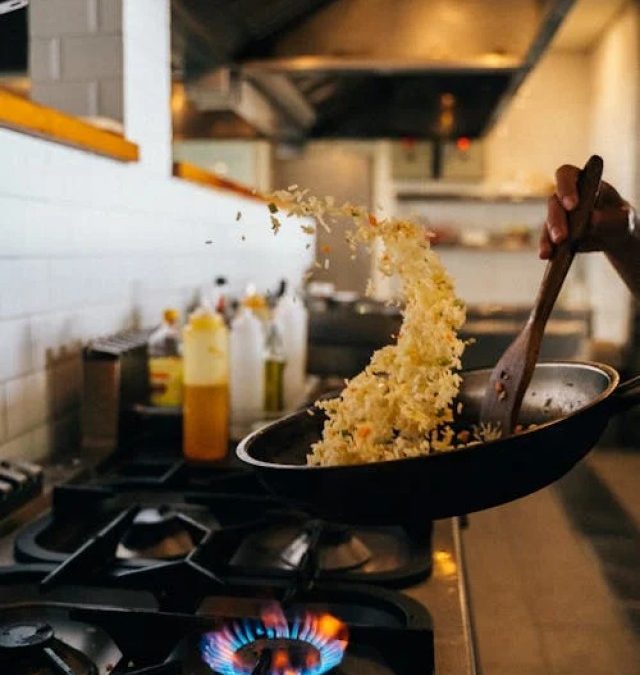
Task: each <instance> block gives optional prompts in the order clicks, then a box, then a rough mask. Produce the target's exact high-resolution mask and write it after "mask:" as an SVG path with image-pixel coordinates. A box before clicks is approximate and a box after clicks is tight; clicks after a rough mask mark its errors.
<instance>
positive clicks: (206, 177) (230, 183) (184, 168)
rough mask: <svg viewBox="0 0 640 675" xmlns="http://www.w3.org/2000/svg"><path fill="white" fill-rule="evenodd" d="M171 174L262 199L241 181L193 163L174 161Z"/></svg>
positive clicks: (218, 188)
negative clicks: (219, 174)
mask: <svg viewBox="0 0 640 675" xmlns="http://www.w3.org/2000/svg"><path fill="white" fill-rule="evenodd" d="M173 175H174V176H176V178H182V179H183V180H188V181H191V182H192V183H198V184H199V185H204V186H206V187H210V188H214V189H216V190H227V191H229V192H234V193H235V194H237V195H241V196H243V197H248V198H250V199H257V200H260V201H264V198H263V197H262V195H261V194H260V193H259V192H256V191H255V190H253V189H252V188H250V187H247V186H246V185H243V184H242V183H237V182H236V181H234V180H229V179H228V178H223V177H222V176H218V175H217V174H215V173H211V172H210V171H207V170H206V169H202V168H200V167H199V166H196V165H195V164H189V163H188V162H174V163H173Z"/></svg>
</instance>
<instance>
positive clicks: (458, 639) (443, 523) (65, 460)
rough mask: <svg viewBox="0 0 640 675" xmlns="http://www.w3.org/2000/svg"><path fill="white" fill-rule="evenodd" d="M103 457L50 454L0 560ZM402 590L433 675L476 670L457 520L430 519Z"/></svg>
mask: <svg viewBox="0 0 640 675" xmlns="http://www.w3.org/2000/svg"><path fill="white" fill-rule="evenodd" d="M104 459H105V456H104V454H99V453H98V454H97V453H89V452H84V453H77V454H75V455H73V456H57V457H53V458H52V459H51V462H50V463H49V464H47V465H45V466H44V467H43V468H44V480H45V488H44V492H43V494H42V495H41V496H40V497H38V498H37V499H34V500H32V501H31V502H30V503H29V504H27V505H26V506H24V507H22V508H21V509H20V510H18V511H17V512H15V513H14V514H12V515H11V516H10V517H7V518H5V519H4V520H2V521H0V565H10V564H12V563H13V562H14V558H13V535H14V534H15V532H16V531H17V530H18V529H19V528H20V527H22V526H23V525H25V524H26V523H28V522H30V521H31V520H33V518H35V517H36V516H37V515H38V514H39V513H42V512H43V511H45V510H47V509H48V508H49V506H50V503H51V490H52V488H53V486H55V485H57V484H60V483H63V482H67V481H70V480H72V479H74V478H78V477H80V476H86V475H90V474H91V473H92V472H93V471H94V470H95V468H96V466H97V465H98V464H99V463H100V461H102V460H104ZM403 592H404V593H406V594H407V595H409V596H410V597H412V598H414V599H415V600H417V601H418V602H420V603H421V604H423V605H424V606H425V607H427V609H428V610H429V612H430V614H431V616H432V618H433V625H434V642H435V659H436V675H476V673H477V672H478V670H477V668H476V662H475V654H474V641H473V630H472V622H471V616H470V611H469V602H468V593H467V580H466V573H465V563H464V550H463V546H462V538H461V534H460V523H459V521H458V519H448V520H440V521H436V522H435V523H434V528H433V572H432V574H431V576H430V577H429V578H428V579H427V580H425V581H423V582H421V583H420V584H418V585H416V586H414V587H412V588H409V589H405V590H404V591H403ZM425 675H427V674H426V673H425Z"/></svg>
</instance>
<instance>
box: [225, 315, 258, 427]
mask: <svg viewBox="0 0 640 675" xmlns="http://www.w3.org/2000/svg"><path fill="white" fill-rule="evenodd" d="M230 346H231V368H230V370H231V377H230V380H231V382H230V384H231V426H232V436H234V437H235V438H241V437H242V436H244V435H245V434H246V433H247V432H248V431H250V429H251V424H252V422H255V421H256V420H258V419H260V417H261V415H262V410H263V405H264V380H265V372H264V371H265V368H264V361H263V350H264V330H263V327H262V323H261V321H260V320H259V319H258V318H256V316H255V315H254V313H253V311H252V310H251V309H249V308H248V307H241V308H240V310H239V312H238V314H237V315H236V317H235V318H234V319H233V321H232V322H231V345H230Z"/></svg>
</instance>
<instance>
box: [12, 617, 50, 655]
mask: <svg viewBox="0 0 640 675" xmlns="http://www.w3.org/2000/svg"><path fill="white" fill-rule="evenodd" d="M51 640H53V628H51V626H50V625H49V624H47V623H14V624H9V625H7V626H1V627H0V653H1V652H9V651H12V652H13V651H22V650H28V649H34V648H38V647H43V646H45V645H46V644H47V643H49V642H51Z"/></svg>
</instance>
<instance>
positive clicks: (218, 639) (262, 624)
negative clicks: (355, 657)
mask: <svg viewBox="0 0 640 675" xmlns="http://www.w3.org/2000/svg"><path fill="white" fill-rule="evenodd" d="M273 616H274V615H273V614H272V615H271V617H270V618H263V619H242V620H240V621H234V622H232V623H228V624H226V625H225V626H223V627H222V628H221V629H219V630H216V631H212V632H210V633H205V635H203V636H202V639H201V642H200V649H201V654H202V659H203V660H204V662H205V663H206V664H207V665H208V666H209V668H211V670H212V671H213V672H215V673H218V674H219V675H251V673H252V670H253V668H254V667H255V664H253V665H252V664H249V663H246V661H245V660H244V659H242V658H241V657H240V656H239V652H240V651H241V650H243V649H244V648H249V647H250V645H251V644H253V643H255V642H257V641H264V640H269V639H271V640H275V639H278V640H292V641H300V642H303V643H306V644H307V645H310V646H311V647H313V648H314V649H315V650H316V652H317V654H318V655H319V659H318V660H317V662H315V663H313V664H309V665H306V666H299V667H297V668H296V669H293V668H291V667H290V666H288V667H287V668H286V669H285V670H279V669H278V668H276V669H274V670H273V671H271V673H270V675H282V673H286V674H287V675H289V674H293V675H322V674H323V673H327V672H329V671H330V670H331V669H332V668H335V667H336V666H338V665H340V663H341V661H342V658H343V656H344V651H345V649H346V647H347V640H346V627H345V626H344V624H342V623H341V622H339V621H338V619H335V618H334V617H331V616H329V615H323V616H316V615H313V614H306V615H305V616H303V617H302V618H296V619H294V620H292V621H288V620H287V619H285V618H284V615H282V613H281V612H278V613H277V614H276V615H275V616H276V619H275V620H274V619H273ZM328 625H329V626H331V628H332V630H330V631H327V630H326V628H327V626H328ZM337 627H339V628H340V629H339V630H338V629H337Z"/></svg>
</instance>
